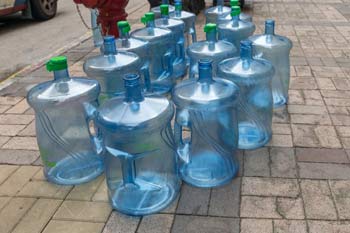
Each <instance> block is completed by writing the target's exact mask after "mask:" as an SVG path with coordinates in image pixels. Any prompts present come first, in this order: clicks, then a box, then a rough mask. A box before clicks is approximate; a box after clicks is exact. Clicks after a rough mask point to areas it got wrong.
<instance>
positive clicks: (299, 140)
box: [292, 124, 319, 147]
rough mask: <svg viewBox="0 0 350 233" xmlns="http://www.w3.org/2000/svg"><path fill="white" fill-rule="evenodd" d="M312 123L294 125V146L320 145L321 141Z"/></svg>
mask: <svg viewBox="0 0 350 233" xmlns="http://www.w3.org/2000/svg"><path fill="white" fill-rule="evenodd" d="M314 128H315V126H312V125H294V124H293V125H292V132H293V142H294V146H300V147H318V146H319V142H318V139H317V137H316V135H315V132H314Z"/></svg>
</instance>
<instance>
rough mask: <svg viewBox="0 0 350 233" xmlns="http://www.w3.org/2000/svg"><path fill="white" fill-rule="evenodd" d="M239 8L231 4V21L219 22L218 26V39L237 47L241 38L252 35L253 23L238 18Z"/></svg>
mask: <svg viewBox="0 0 350 233" xmlns="http://www.w3.org/2000/svg"><path fill="white" fill-rule="evenodd" d="M240 12H241V8H240V7H239V6H233V7H232V11H231V17H232V20H231V22H228V23H225V24H220V25H219V26H218V31H219V40H226V41H228V42H230V43H232V44H234V46H235V47H236V48H237V49H239V47H240V43H241V41H242V40H245V39H247V38H248V37H249V36H251V35H253V33H254V31H255V25H254V24H253V23H251V22H246V21H242V20H240V19H239V14H240Z"/></svg>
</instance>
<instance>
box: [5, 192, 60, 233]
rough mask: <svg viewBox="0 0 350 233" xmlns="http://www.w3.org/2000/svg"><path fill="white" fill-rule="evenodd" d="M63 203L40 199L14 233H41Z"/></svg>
mask: <svg viewBox="0 0 350 233" xmlns="http://www.w3.org/2000/svg"><path fill="white" fill-rule="evenodd" d="M61 202H62V201H60V200H50V199H39V200H38V201H37V202H35V204H34V205H33V207H32V208H31V209H30V210H29V211H28V213H27V214H26V215H25V216H24V217H23V218H22V220H21V221H20V222H19V223H18V225H17V226H16V227H15V229H14V230H13V231H12V233H27V232H30V233H40V232H41V231H42V230H43V229H44V227H45V226H46V224H47V223H48V222H49V220H50V219H51V217H52V216H53V214H54V213H55V211H56V210H57V209H58V207H59V205H60V204H61Z"/></svg>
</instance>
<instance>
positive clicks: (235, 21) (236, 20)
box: [232, 15, 239, 27]
mask: <svg viewBox="0 0 350 233" xmlns="http://www.w3.org/2000/svg"><path fill="white" fill-rule="evenodd" d="M232 26H233V27H238V26H239V15H234V16H232Z"/></svg>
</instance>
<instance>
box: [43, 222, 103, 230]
mask: <svg viewBox="0 0 350 233" xmlns="http://www.w3.org/2000/svg"><path fill="white" fill-rule="evenodd" d="M103 226H104V224H103V223H94V222H78V221H57V220H51V221H50V222H49V224H48V225H47V226H46V228H45V229H44V231H43V233H63V232H70V233H99V232H101V231H102V229H103Z"/></svg>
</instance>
